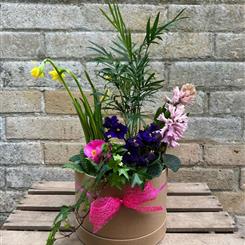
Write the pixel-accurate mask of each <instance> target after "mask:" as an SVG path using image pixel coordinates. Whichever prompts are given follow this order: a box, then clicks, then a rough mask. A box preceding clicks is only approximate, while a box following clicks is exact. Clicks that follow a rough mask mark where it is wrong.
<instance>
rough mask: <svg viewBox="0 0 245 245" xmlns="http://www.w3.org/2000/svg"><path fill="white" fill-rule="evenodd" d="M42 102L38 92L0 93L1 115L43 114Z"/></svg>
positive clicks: (40, 94)
mask: <svg viewBox="0 0 245 245" xmlns="http://www.w3.org/2000/svg"><path fill="white" fill-rule="evenodd" d="M41 100H42V93H41V92H38V91H0V105H1V106H0V113H10V112H15V113H17V112H41Z"/></svg>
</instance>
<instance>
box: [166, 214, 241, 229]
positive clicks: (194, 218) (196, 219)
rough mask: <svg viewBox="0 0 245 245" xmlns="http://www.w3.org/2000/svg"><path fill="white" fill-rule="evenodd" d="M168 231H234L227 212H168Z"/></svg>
mask: <svg viewBox="0 0 245 245" xmlns="http://www.w3.org/2000/svg"><path fill="white" fill-rule="evenodd" d="M167 227H168V232H213V231H215V232H234V231H235V230H236V226H235V223H234V221H233V219H232V217H231V216H230V215H229V214H228V213H227V212H203V213H199V212H198V213H196V212H189V213H168V215H167Z"/></svg>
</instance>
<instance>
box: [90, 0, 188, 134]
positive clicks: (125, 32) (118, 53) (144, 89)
mask: <svg viewBox="0 0 245 245" xmlns="http://www.w3.org/2000/svg"><path fill="white" fill-rule="evenodd" d="M108 6H109V13H106V12H105V11H104V10H102V9H101V12H102V14H103V15H104V16H105V18H106V19H107V20H108V21H109V22H110V23H111V25H112V26H113V27H114V28H115V30H116V31H117V32H118V36H117V40H116V41H113V42H112V43H113V45H112V46H111V47H110V50H109V51H108V50H107V49H105V48H104V47H102V46H100V45H98V44H95V43H92V44H93V46H92V47H90V48H91V49H92V50H93V51H95V52H96V53H97V55H98V56H97V57H96V58H95V60H96V61H97V62H98V63H100V64H102V65H103V68H102V69H100V70H99V72H98V74H99V76H100V77H101V78H102V79H104V80H105V81H106V85H105V87H106V88H107V89H109V90H112V93H110V94H107V95H106V101H105V102H106V103H105V109H111V110H114V111H116V112H117V113H119V114H120V115H121V116H122V117H123V119H124V122H125V124H126V125H127V126H128V128H129V131H128V137H132V136H134V135H136V133H137V132H138V131H139V129H141V128H142V125H144V124H145V123H144V117H145V115H144V112H143V111H142V107H143V102H146V101H150V100H151V96H152V95H154V94H155V93H156V92H157V91H158V90H159V89H160V88H162V82H163V80H157V79H156V77H155V73H154V72H151V70H150V59H149V53H150V47H151V46H152V44H157V43H158V41H159V40H162V37H161V36H162V34H163V33H164V32H167V31H169V30H170V28H171V27H173V26H174V25H175V24H176V23H177V22H178V21H180V20H182V19H184V18H186V17H184V16H182V13H183V11H184V9H183V10H181V11H180V12H179V13H178V14H177V15H176V17H174V18H173V19H172V20H170V21H168V22H167V23H164V24H160V23H159V17H160V13H158V14H157V16H156V18H155V19H154V21H153V23H151V18H149V19H148V21H147V25H146V30H145V31H146V33H145V36H144V39H143V41H142V42H141V43H140V44H139V45H137V44H136V43H134V42H133V40H132V39H133V38H132V34H131V31H130V29H129V28H127V27H126V24H125V22H124V20H123V18H122V15H121V12H120V9H119V7H118V5H117V4H109V5H108Z"/></svg>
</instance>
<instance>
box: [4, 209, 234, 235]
mask: <svg viewBox="0 0 245 245" xmlns="http://www.w3.org/2000/svg"><path fill="white" fill-rule="evenodd" d="M56 215H57V212H42V211H21V210H16V211H15V212H14V213H13V214H11V215H10V217H9V218H8V219H7V222H6V223H5V224H4V225H3V227H4V229H9V230H41V231H45V230H49V229H50V227H51V225H52V223H53V220H54V218H55V216H56ZM167 227H168V232H234V231H235V230H236V227H235V223H234V221H233V219H232V217H231V216H230V215H229V214H228V213H227V212H203V213H199V212H198V213H197V212H188V213H182V212H180V213H168V214H167Z"/></svg>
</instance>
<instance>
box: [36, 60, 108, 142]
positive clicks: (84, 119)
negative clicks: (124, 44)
mask: <svg viewBox="0 0 245 245" xmlns="http://www.w3.org/2000/svg"><path fill="white" fill-rule="evenodd" d="M47 63H49V64H51V66H52V67H53V69H54V70H53V71H51V72H50V74H51V76H52V77H53V80H59V82H60V83H61V84H62V85H63V86H64V88H65V89H66V91H67V93H68V95H69V97H70V98H71V100H72V103H73V105H74V108H75V110H76V112H77V115H78V117H79V120H80V123H81V126H82V129H83V132H84V136H85V140H86V142H87V143H88V142H89V141H91V140H93V139H103V138H104V134H103V133H104V129H103V119H102V113H101V110H102V103H103V102H104V100H105V97H106V93H104V94H103V96H101V94H100V93H99V92H98V91H97V89H96V88H95V86H94V85H93V83H92V81H91V79H90V77H89V74H88V73H87V72H86V71H85V75H86V78H87V80H88V82H89V84H90V87H91V89H92V96H93V100H94V101H93V106H91V105H90V104H89V101H88V99H87V97H86V95H85V93H84V91H83V89H82V86H81V85H80V82H79V81H78V79H77V77H76V75H75V74H74V73H73V72H72V71H71V70H69V69H66V68H61V67H58V66H57V65H56V64H55V63H54V62H53V61H52V60H51V59H49V58H47V59H45V60H44V61H43V62H42V63H41V65H40V66H39V67H34V68H33V70H34V71H37V75H36V76H35V77H43V76H44V68H45V65H46V64H47ZM66 75H69V76H70V77H71V78H72V79H73V80H74V81H75V83H76V85H77V88H78V90H79V92H80V98H76V97H75V96H74V95H73V93H72V91H71V89H70V88H69V86H68V84H67V82H66V79H65V77H66Z"/></svg>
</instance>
